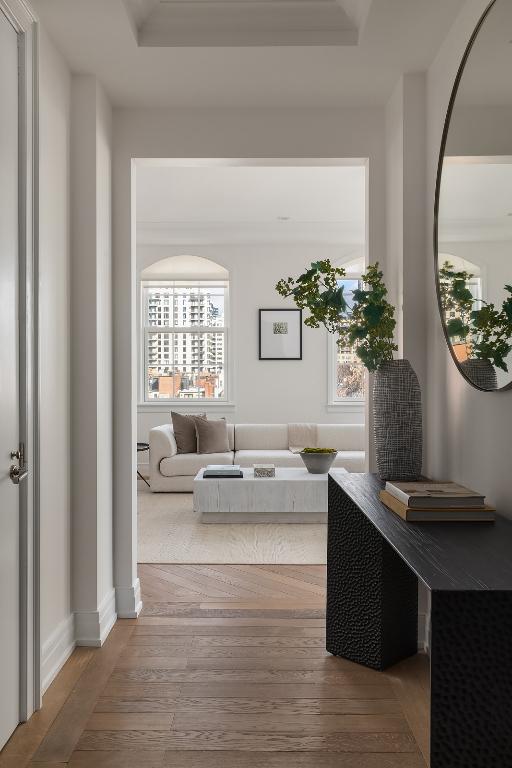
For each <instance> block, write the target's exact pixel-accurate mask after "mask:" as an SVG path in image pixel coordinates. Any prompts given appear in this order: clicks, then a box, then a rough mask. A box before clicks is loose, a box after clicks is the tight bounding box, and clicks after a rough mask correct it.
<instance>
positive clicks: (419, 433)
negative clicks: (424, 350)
mask: <svg viewBox="0 0 512 768" xmlns="http://www.w3.org/2000/svg"><path fill="white" fill-rule="evenodd" d="M373 418H374V429H375V451H376V458H377V469H378V472H379V476H380V477H381V479H382V480H418V478H419V477H420V476H421V464H422V455H423V430H422V416H421V389H420V385H419V382H418V377H417V376H416V374H415V373H414V370H413V368H412V366H411V364H410V363H409V361H408V360H389V361H387V362H385V363H382V365H381V366H380V368H379V369H378V370H377V372H376V374H375V381H374V385H373Z"/></svg>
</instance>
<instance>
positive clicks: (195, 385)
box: [141, 256, 229, 404]
mask: <svg viewBox="0 0 512 768" xmlns="http://www.w3.org/2000/svg"><path fill="white" fill-rule="evenodd" d="M141 293H142V297H141V298H142V325H143V329H142V330H143V356H142V357H143V369H144V370H143V376H142V379H143V389H144V401H145V402H154V401H167V402H173V401H174V402H178V403H180V404H184V401H191V400H192V401H194V400H200V401H202V402H205V401H208V400H210V401H223V400H227V399H228V388H229V382H228V381H227V351H228V317H229V272H228V271H227V270H226V269H225V268H224V267H222V266H221V265H219V264H216V263H215V262H213V261H210V260H209V259H204V258H202V257H199V256H174V257H170V258H166V259H162V260H160V261H157V262H155V263H154V264H151V265H150V266H149V267H147V268H146V269H144V270H143V271H142V272H141Z"/></svg>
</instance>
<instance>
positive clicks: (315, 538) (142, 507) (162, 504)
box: [138, 483, 327, 565]
mask: <svg viewBox="0 0 512 768" xmlns="http://www.w3.org/2000/svg"><path fill="white" fill-rule="evenodd" d="M140 485H143V484H142V483H141V484H140ZM200 519H201V516H200V515H199V514H197V513H195V512H194V511H193V507H192V494H191V493H151V492H150V491H149V489H143V488H140V487H139V492H138V521H139V530H138V561H139V563H212V564H215V563H216V564H219V563H225V564H231V563H234V564H237V563H243V564H248V565H250V564H261V565H266V564H273V565H295V564H303V565H324V564H325V562H326V542H327V526H326V525H324V524H311V525H300V524H293V523H283V524H277V523H260V524H258V525H254V524H250V523H243V524H241V523H240V524H232V523H230V524H215V523H213V524H207V525H205V524H203V523H201V522H200Z"/></svg>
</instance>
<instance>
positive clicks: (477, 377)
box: [460, 357, 498, 391]
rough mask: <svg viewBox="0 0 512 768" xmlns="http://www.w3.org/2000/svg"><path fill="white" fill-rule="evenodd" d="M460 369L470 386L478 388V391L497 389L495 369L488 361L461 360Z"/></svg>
mask: <svg viewBox="0 0 512 768" xmlns="http://www.w3.org/2000/svg"><path fill="white" fill-rule="evenodd" d="M460 367H461V368H462V370H463V371H464V373H465V374H466V376H467V377H468V379H469V380H470V381H471V382H472V384H474V385H475V387H478V389H486V390H489V391H492V390H493V389H498V376H497V375H496V368H495V367H494V365H493V364H492V363H491V361H490V360H482V359H480V358H471V357H470V358H468V359H467V360H463V361H462V363H461V364H460Z"/></svg>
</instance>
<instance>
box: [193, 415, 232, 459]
mask: <svg viewBox="0 0 512 768" xmlns="http://www.w3.org/2000/svg"><path fill="white" fill-rule="evenodd" d="M194 424H195V425H196V435H197V452H198V453H225V452H226V451H229V439H228V428H227V424H226V419H210V420H208V419H207V418H203V417H202V416H194Z"/></svg>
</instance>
